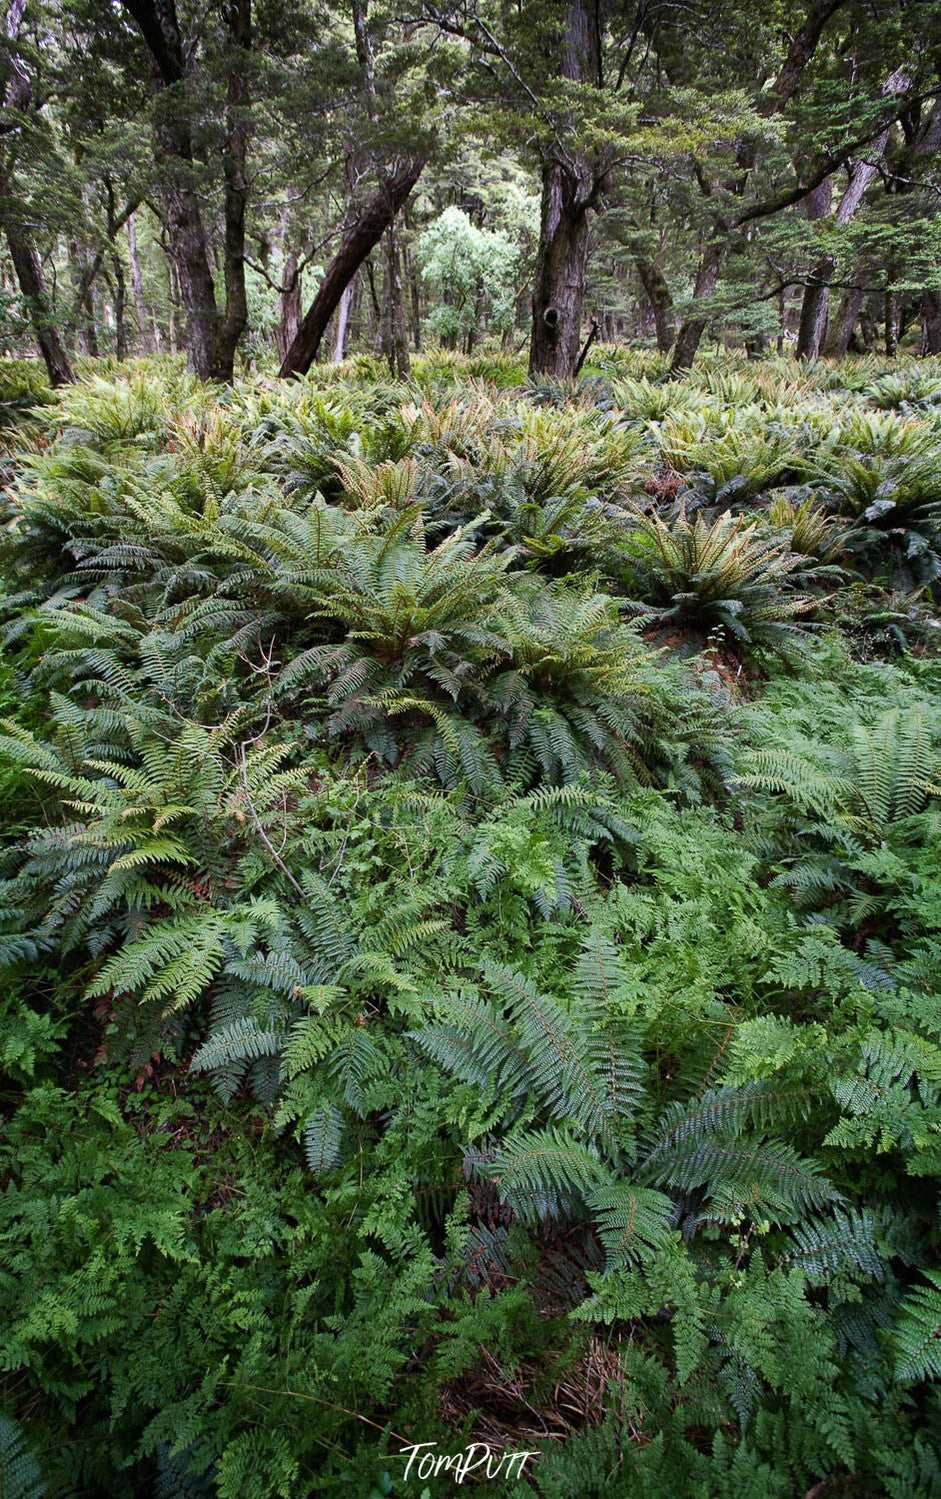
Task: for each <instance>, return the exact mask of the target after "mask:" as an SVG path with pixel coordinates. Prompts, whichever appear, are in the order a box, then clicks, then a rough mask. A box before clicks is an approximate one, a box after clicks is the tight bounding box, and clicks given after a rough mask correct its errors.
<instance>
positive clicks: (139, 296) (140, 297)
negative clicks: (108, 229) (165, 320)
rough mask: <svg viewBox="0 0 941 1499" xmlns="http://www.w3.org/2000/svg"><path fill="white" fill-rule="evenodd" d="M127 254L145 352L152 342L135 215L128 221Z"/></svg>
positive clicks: (132, 293)
mask: <svg viewBox="0 0 941 1499" xmlns="http://www.w3.org/2000/svg"><path fill="white" fill-rule="evenodd" d="M127 254H128V261H129V264H130V267H131V296H132V297H133V299H134V315H135V317H136V319H137V330H138V336H139V337H140V338H141V339H142V340H143V341H144V349H145V352H146V350H147V346H148V344H149V342H150V340H149V336H148V323H149V319H148V316H147V305H146V303H145V301H144V277H143V274H142V272H141V263H140V254H139V252H138V248H137V226H136V224H135V222H134V215H133V214H130V215H129V216H128V221H127Z"/></svg>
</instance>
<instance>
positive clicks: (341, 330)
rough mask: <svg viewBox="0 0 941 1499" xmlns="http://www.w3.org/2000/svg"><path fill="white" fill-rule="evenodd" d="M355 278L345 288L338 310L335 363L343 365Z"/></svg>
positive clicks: (334, 342) (334, 345)
mask: <svg viewBox="0 0 941 1499" xmlns="http://www.w3.org/2000/svg"><path fill="white" fill-rule="evenodd" d="M354 286H355V278H354V280H353V281H351V282H350V284H349V286H347V287H345V288H344V291H343V295H342V297H341V298H340V305H339V307H338V308H337V322H336V333H335V335H334V340H333V363H334V364H342V363H343V360H344V359H345V358H346V330H347V328H348V327H349V322H350V304H351V302H352V301H353V288H354Z"/></svg>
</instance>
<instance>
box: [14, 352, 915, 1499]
mask: <svg viewBox="0 0 941 1499" xmlns="http://www.w3.org/2000/svg"><path fill="white" fill-rule="evenodd" d="M591 358H592V362H591V364H590V366H588V367H586V369H585V371H584V373H583V376H582V378H581V379H580V380H579V381H578V382H573V383H571V384H569V385H559V384H553V383H551V382H545V383H538V382H529V381H527V380H526V377H525V373H524V371H523V369H522V367H521V365H520V364H519V362H518V361H517V360H515V359H513V358H511V357H509V356H505V355H500V354H495V355H492V356H491V355H482V356H481V357H479V358H475V359H460V358H455V357H451V356H446V355H436V354H430V355H425V356H420V357H418V356H416V358H415V359H414V361H413V370H412V376H411V378H410V380H409V381H408V382H405V383H397V382H393V381H390V380H389V379H388V378H387V376H386V375H385V374H384V372H383V369H382V367H381V366H380V365H379V364H378V362H377V361H376V360H374V359H370V358H360V359H354V360H351V361H348V362H347V363H346V364H343V365H339V366H327V365H324V366H315V368H314V370H313V371H312V372H311V375H310V377H309V378H306V379H304V380H301V381H297V382H290V383H289V382H278V381H277V380H276V379H274V378H272V377H271V376H270V375H269V374H267V373H265V372H261V373H246V374H245V375H244V376H243V377H242V378H241V379H240V380H239V381H237V382H236V384H235V385H234V386H233V387H231V388H210V387H205V386H200V385H198V384H197V383H196V382H195V381H193V380H192V379H191V377H189V376H187V375H186V374H185V373H184V372H183V370H182V368H181V367H180V366H179V365H178V364H177V363H175V362H174V361H171V360H137V361H132V362H131V363H130V364H129V365H127V366H122V367H117V366H115V365H114V364H110V365H109V364H106V363H104V362H98V363H95V364H92V363H89V365H88V367H87V368H84V369H83V371H82V377H81V379H80V381H79V383H78V384H77V385H75V386H73V387H71V388H68V389H66V390H65V391H60V392H56V393H52V392H50V391H48V390H47V389H46V388H45V387H44V385H43V382H42V381H41V380H40V379H39V377H38V375H37V373H36V371H35V369H34V368H33V367H32V366H28V365H25V364H16V363H14V362H5V363H4V364H3V365H0V438H2V452H0V461H2V465H3V470H4V481H3V495H2V501H0V505H2V510H3V515H2V529H0V607H2V614H3V625H4V630H5V638H4V654H3V661H2V664H0V709H2V714H3V716H4V727H3V739H2V742H0V816H2V845H0V850H2V866H0V910H2V913H3V914H2V917H0V958H2V962H3V965H4V967H3V970H2V973H3V977H2V979H0V1014H2V1025H0V1090H2V1097H3V1105H4V1113H5V1116H6V1124H5V1129H4V1134H3V1139H2V1146H0V1151H2V1160H0V1181H2V1183H3V1186H4V1189H5V1190H4V1194H3V1205H2V1207H0V1225H2V1226H0V1236H2V1237H0V1244H2V1249H0V1311H2V1315H0V1369H2V1371H3V1372H2V1374H0V1395H2V1406H0V1489H2V1493H3V1496H4V1499H15V1496H30V1495H40V1494H49V1495H86V1494H87V1495H95V1494H108V1495H112V1496H118V1499H120V1496H142V1495H148V1496H149V1495H154V1496H168V1499H169V1496H174V1499H175V1496H177V1495H183V1494H186V1495H196V1494H203V1493H205V1494H211V1495H218V1496H219V1499H256V1496H257V1499H274V1496H291V1499H306V1496H308V1495H319V1494H347V1495H351V1496H354V1499H361V1496H367V1495H369V1496H378V1495H414V1496H416V1499H418V1496H420V1495H425V1494H427V1495H429V1496H437V1495H438V1494H443V1493H447V1492H450V1490H451V1487H452V1485H454V1486H460V1484H459V1482H458V1481H459V1480H461V1481H463V1480H464V1479H466V1481H467V1482H468V1483H471V1482H475V1483H479V1484H480V1485H481V1487H482V1489H483V1490H484V1491H485V1492H488V1493H491V1494H493V1495H495V1496H510V1495H515V1496H522V1495H530V1494H535V1495H539V1496H542V1499H570V1496H573V1495H580V1496H581V1495H584V1496H588V1495H592V1494H598V1495H601V1494H604V1495H606V1496H607V1495H615V1496H616V1495H622V1494H623V1495H625V1496H627V1495H637V1494H643V1495H644V1496H645V1499H658V1496H663V1499H686V1496H689V1499H694V1496H695V1499H699V1496H712V1495H715V1496H717V1499H718V1496H720V1495H722V1496H724V1495H727V1494H729V1493H734V1494H736V1495H737V1496H743V1499H748V1496H754V1499H769V1496H770V1499H775V1496H780V1499H793V1496H794V1495H798V1494H799V1495H806V1496H809V1495H811V1494H813V1495H815V1496H831V1495H832V1496H836V1495H840V1496H842V1499H856V1496H873V1495H892V1496H899V1499H902V1496H905V1499H908V1496H915V1495H922V1494H924V1495H928V1494H933V1493H937V1492H941V1421H939V1417H941V1409H939V1403H938V1385H937V1380H938V1377H939V1375H941V1274H939V1271H938V1268H937V1266H938V1244H939V1227H938V1201H937V1179H938V1176H939V1173H941V1157H939V1153H938V1139H939V1130H941V1103H939V1089H941V1025H939V1021H938V1014H939V1006H938V999H939V988H938V985H939V974H941V936H939V934H941V839H939V836H938V835H939V831H941V825H939V816H938V802H937V797H938V794H939V792H941V696H939V687H941V661H939V656H938V648H937V639H938V633H939V627H941V621H939V618H938V617H937V615H936V610H937V608H938V588H939V581H938V580H939V578H941V364H939V362H938V361H929V360H900V361H894V362H889V361H885V360H862V359H859V360H847V361H844V362H843V363H841V364H839V365H834V364H829V363H826V364H825V363H819V364H812V365H809V366H806V367H798V366H796V365H795V364H794V363H793V361H789V360H787V359H785V358H769V359H767V360H763V361H747V360H745V359H744V357H740V356H738V355H736V354H729V353H726V354H722V355H715V356H713V355H708V356H706V357H705V358H704V359H703V360H702V361H701V363H700V364H697V366H696V368H695V369H694V371H693V372H692V373H690V374H689V375H688V376H687V377H686V378H684V379H683V380H669V379H667V378H666V371H665V369H664V367H663V364H662V362H661V361H660V360H659V359H658V356H656V355H655V354H652V353H651V352H650V351H647V350H631V349H621V348H614V347H604V346H603V347H601V348H597V349H593V350H592V356H591ZM473 1443H478V1444H480V1445H479V1446H478V1447H477V1448H475V1449H474V1450H473V1451H470V1447H471V1444H473ZM488 1464H489V1467H488V1466H487V1465H488ZM472 1465H474V1466H472Z"/></svg>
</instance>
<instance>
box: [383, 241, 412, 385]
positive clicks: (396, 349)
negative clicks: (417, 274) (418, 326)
mask: <svg viewBox="0 0 941 1499" xmlns="http://www.w3.org/2000/svg"><path fill="white" fill-rule="evenodd" d="M382 312H383V315H382V328H383V336H382V344H383V353H384V354H385V357H386V362H387V363H388V366H389V371H390V373H391V375H392V378H393V379H394V380H395V379H398V380H403V379H407V377H408V374H409V370H410V368H411V361H410V359H409V353H408V334H407V333H406V329H405V302H404V299H403V296H402V266H401V259H400V256H399V247H398V236H397V235H396V232H395V224H394V223H393V224H390V225H389V227H388V229H387V230H386V232H385V235H384V237H383V310H382Z"/></svg>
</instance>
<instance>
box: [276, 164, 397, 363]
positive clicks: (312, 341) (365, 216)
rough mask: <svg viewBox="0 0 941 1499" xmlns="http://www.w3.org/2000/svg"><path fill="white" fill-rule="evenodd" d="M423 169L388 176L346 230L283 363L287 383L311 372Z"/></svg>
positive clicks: (392, 173) (395, 171)
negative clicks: (332, 324) (347, 295)
mask: <svg viewBox="0 0 941 1499" xmlns="http://www.w3.org/2000/svg"><path fill="white" fill-rule="evenodd" d="M424 165H425V163H424V161H423V160H417V161H410V162H405V163H404V164H402V165H400V166H398V167H397V168H396V169H395V170H394V171H393V172H391V173H389V174H388V175H387V176H386V178H385V180H384V182H383V184H382V186H381V187H380V188H378V189H377V191H376V192H375V193H373V195H372V197H371V198H370V199H369V201H368V203H367V204H366V206H365V207H364V208H363V211H362V213H360V214H359V215H358V217H357V218H356V219H355V220H354V221H353V223H352V224H351V225H350V227H349V229H347V231H346V233H345V234H344V236H343V240H342V242H341V244H340V248H339V249H338V250H337V253H336V254H335V255H334V257H333V259H332V260H331V262H330V264H329V265H328V266H327V271H326V275H325V276H324V278H323V281H322V282H321V283H320V289H319V290H318V292H317V295H316V297H315V298H314V300H313V302H312V303H311V305H310V307H309V308H308V309H307V312H306V314H305V316H304V319H303V321H302V322H301V325H300V327H299V328H298V330H297V334H296V335H295V338H294V341H293V342H292V344H291V347H290V348H289V349H288V351H287V353H286V354H285V356H284V359H283V360H282V362H281V369H280V370H279V374H280V376H281V378H282V379H287V378H288V376H290V375H306V373H307V371H308V370H309V369H310V367H311V365H312V364H313V362H314V360H315V359H316V357H317V350H318V349H319V348H320V341H321V339H322V338H323V336H324V333H325V332H326V328H327V324H328V323H329V321H330V319H331V317H332V316H333V314H334V312H335V311H336V309H337V307H338V305H339V302H340V298H341V297H342V295H343V293H344V291H345V290H346V288H347V287H348V286H349V284H350V282H351V281H352V280H353V277H354V276H355V275H356V272H357V271H358V270H359V268H360V266H361V265H362V264H363V262H364V260H365V259H366V257H367V256H368V255H369V253H370V251H371V250H374V249H375V247H376V245H378V243H379V241H380V240H381V239H382V236H383V234H384V233H385V231H386V229H388V227H389V225H390V224H391V223H392V221H393V220H394V218H395V216H396V214H397V213H398V211H399V209H400V208H401V207H402V204H403V203H404V202H405V200H406V198H407V197H408V195H409V193H410V192H411V191H412V188H413V187H414V186H415V183H416V182H417V181H418V179H419V177H420V176H421V174H422V170H423V168H424Z"/></svg>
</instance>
